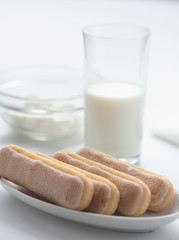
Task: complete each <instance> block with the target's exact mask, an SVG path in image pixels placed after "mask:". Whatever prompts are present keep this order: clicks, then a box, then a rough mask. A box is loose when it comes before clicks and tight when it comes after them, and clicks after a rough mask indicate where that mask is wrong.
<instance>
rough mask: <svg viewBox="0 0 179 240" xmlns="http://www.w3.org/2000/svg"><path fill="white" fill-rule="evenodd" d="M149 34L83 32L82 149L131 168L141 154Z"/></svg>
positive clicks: (98, 28) (130, 29)
mask: <svg viewBox="0 0 179 240" xmlns="http://www.w3.org/2000/svg"><path fill="white" fill-rule="evenodd" d="M150 35H151V32H150V30H149V29H148V28H146V27H143V26H138V25H133V24H103V25H93V26H87V27H85V28H84V29H83V38H84V53H85V57H84V81H85V145H86V146H87V147H91V148H94V149H97V150H100V151H103V152H105V153H108V154H110V155H112V156H114V157H116V158H120V159H123V160H125V161H127V162H130V163H134V164H135V163H137V162H138V160H139V159H140V153H141V142H142V129H143V110H144V99H145V90H146V80H147V61H148V49H149V39H150Z"/></svg>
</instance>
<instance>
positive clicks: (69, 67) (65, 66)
mask: <svg viewBox="0 0 179 240" xmlns="http://www.w3.org/2000/svg"><path fill="white" fill-rule="evenodd" d="M38 68H44V69H48V68H49V69H50V68H51V69H56V70H58V69H64V70H70V71H74V72H79V73H80V72H81V74H82V70H81V69H80V68H77V67H72V66H68V65H58V64H30V65H24V66H17V67H12V68H7V69H4V70H1V71H0V80H1V76H2V75H3V74H4V75H5V74H7V75H8V74H9V73H13V72H16V71H21V70H26V69H27V70H30V69H38ZM0 86H1V83H0ZM1 95H2V96H4V97H8V98H12V99H17V100H26V101H27V102H34V103H41V104H44V103H45V102H47V101H48V102H49V101H50V102H53V101H62V100H65V101H71V100H74V99H78V98H82V97H83V94H80V95H76V96H74V97H68V98H43V99H32V98H29V97H20V96H17V95H12V94H9V93H4V92H3V91H1V89H0V96H1Z"/></svg>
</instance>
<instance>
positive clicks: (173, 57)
mask: <svg viewBox="0 0 179 240" xmlns="http://www.w3.org/2000/svg"><path fill="white" fill-rule="evenodd" d="M107 22H110V23H111V22H122V23H124V22H129V23H136V24H140V25H144V26H147V27H149V28H150V29H151V31H152V38H151V47H150V64H149V74H148V75H149V76H148V90H147V101H146V109H145V128H144V130H145V131H144V132H145V134H144V140H143V147H142V158H141V165H142V166H143V167H145V168H147V169H150V170H152V171H155V172H158V173H161V174H163V175H165V176H167V177H168V178H170V179H171V181H172V182H173V183H174V186H175V187H176V188H178V189H179V174H178V171H179V149H178V147H176V146H174V145H171V144H169V143H167V142H163V141H162V140H159V139H157V138H154V137H153V136H152V134H151V130H152V128H153V127H154V126H155V125H157V124H160V122H162V121H163V120H165V119H167V118H168V117H172V116H175V114H179V94H178V92H179V1H172V0H170V1H165V0H163V1H157V0H156V1H152V0H151V1H145V0H141V1H135V0H131V1H128V0H124V1H120V0H64V1H62V0H58V1H57V0H44V1H40V0H31V1H25V0H24V1H22V0H21V1H18V0H14V1H13V0H12V1H10V0H0V70H3V69H6V68H9V67H14V66H18V65H26V64H36V63H40V64H41V63H45V64H60V65H71V66H76V67H82V63H83V45H82V34H81V29H82V27H83V26H85V25H88V24H93V23H107ZM82 140H83V139H82V137H81V136H74V137H72V138H70V139H65V140H64V141H61V142H54V143H36V142H34V141H31V140H28V139H24V138H23V139H22V138H21V137H19V136H16V135H15V134H14V133H13V132H12V130H11V129H9V127H8V126H6V124H5V123H3V121H2V120H1V119H0V146H1V147H2V146H4V145H6V144H9V143H14V144H17V145H20V146H23V147H26V148H28V149H29V150H39V151H45V152H48V153H52V152H54V151H56V150H58V149H60V148H68V149H70V150H76V149H77V148H78V147H79V146H81V145H82V144H83V141H82ZM0 232H1V236H0V239H3V240H6V239H19V240H24V239H41V238H43V239H44V240H46V239H52V240H53V239H64V240H67V239H78V240H82V239H103V240H106V239H147V240H149V239H159V238H160V239H164V240H169V239H170V240H177V239H178V238H179V220H177V221H175V222H174V223H172V224H170V225H168V226H166V227H164V228H161V229H160V230H158V231H156V232H153V233H147V234H127V233H117V232H110V231H108V232H107V231H102V230H97V229H93V228H88V227H83V226H79V225H77V224H74V223H69V222H67V221H64V220H59V219H57V218H54V217H52V216H48V215H46V214H44V213H42V212H39V211H37V210H35V209H33V208H31V207H29V206H26V205H25V204H22V203H21V202H19V201H18V200H16V199H14V198H12V197H11V196H10V195H9V194H8V193H6V192H5V190H3V189H2V188H0Z"/></svg>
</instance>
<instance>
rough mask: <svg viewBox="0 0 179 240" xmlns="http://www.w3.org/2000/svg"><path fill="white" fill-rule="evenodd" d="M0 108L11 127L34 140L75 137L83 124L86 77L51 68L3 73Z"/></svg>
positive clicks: (19, 69)
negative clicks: (73, 135)
mask: <svg viewBox="0 0 179 240" xmlns="http://www.w3.org/2000/svg"><path fill="white" fill-rule="evenodd" d="M0 107H1V116H2V118H3V119H4V121H5V122H6V123H7V124H8V125H9V126H11V127H12V128H13V129H14V130H15V131H18V132H20V133H23V134H25V135H27V136H29V137H31V138H33V139H36V140H53V139H59V138H61V137H64V136H67V135H69V134H72V133H74V132H76V131H78V130H79V128H80V127H81V126H82V122H83V81H82V73H81V71H79V70H77V69H75V68H72V67H59V66H49V65H48V66H47V65H40V66H28V67H21V68H15V69H11V70H7V71H3V72H0Z"/></svg>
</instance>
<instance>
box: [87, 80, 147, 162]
mask: <svg viewBox="0 0 179 240" xmlns="http://www.w3.org/2000/svg"><path fill="white" fill-rule="evenodd" d="M143 100H144V92H143V89H142V88H141V87H139V86H137V85H135V84H131V83H125V82H121V81H102V82H98V83H95V84H91V85H89V86H88V87H87V89H86V92H85V141H86V142H85V143H86V146H88V147H91V148H95V149H98V150H101V151H104V152H106V153H109V154H111V155H113V156H116V157H120V158H125V157H134V156H136V155H138V154H139V153H140V145H141V138H142V115H143V114H142V113H143Z"/></svg>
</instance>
